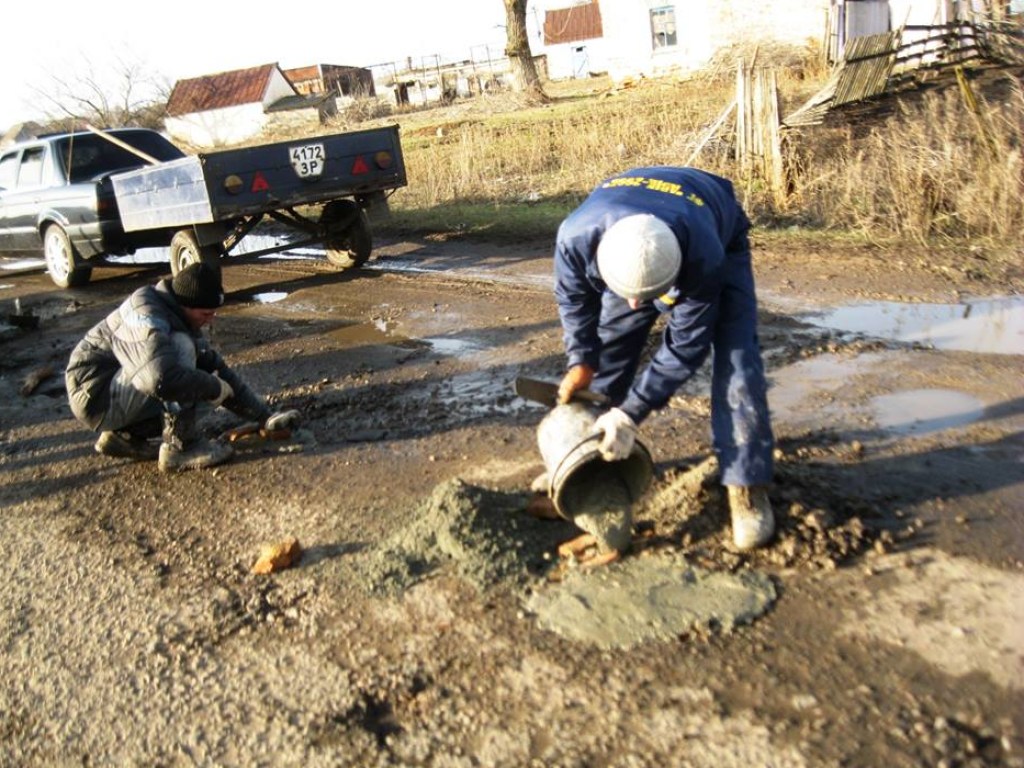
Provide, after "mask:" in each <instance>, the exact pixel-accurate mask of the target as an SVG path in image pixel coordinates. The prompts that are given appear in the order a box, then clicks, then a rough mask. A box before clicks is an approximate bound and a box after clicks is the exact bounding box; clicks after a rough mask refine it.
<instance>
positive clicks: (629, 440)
mask: <svg viewBox="0 0 1024 768" xmlns="http://www.w3.org/2000/svg"><path fill="white" fill-rule="evenodd" d="M594 429H596V430H597V431H598V432H603V433H604V438H603V439H602V440H601V445H599V446H598V450H599V451H600V452H601V458H602V459H604V460H605V461H621V460H622V459H625V458H626V457H627V456H629V454H630V452H631V451H632V450H633V443H634V441H635V440H636V423H635V422H634V421H633V419H631V418H630V417H629V414H627V413H626V412H625V411H622V410H620V409H618V408H612V409H611V410H610V411H608V412H607V413H604V414H602V415H600V416H598V418H597V421H595V422H594Z"/></svg>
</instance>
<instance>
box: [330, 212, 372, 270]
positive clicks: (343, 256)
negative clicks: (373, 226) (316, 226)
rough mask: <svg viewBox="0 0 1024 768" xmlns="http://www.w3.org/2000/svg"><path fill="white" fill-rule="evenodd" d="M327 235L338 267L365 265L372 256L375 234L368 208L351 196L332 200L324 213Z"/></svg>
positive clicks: (334, 263) (331, 257) (333, 260)
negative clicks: (371, 232) (361, 205)
mask: <svg viewBox="0 0 1024 768" xmlns="http://www.w3.org/2000/svg"><path fill="white" fill-rule="evenodd" d="M320 221H321V223H322V224H324V228H325V230H326V237H325V239H324V248H325V249H326V251H327V260H328V261H329V262H331V264H333V265H334V266H336V267H340V268H342V269H353V268H355V267H361V266H362V265H363V264H365V263H366V262H367V261H368V260H369V258H370V251H372V250H373V237H372V236H371V234H370V220H369V219H368V218H367V217H366V211H364V210H363V209H362V208H360V207H359V206H358V205H357V204H356V203H354V202H352V201H351V200H332V201H331V202H329V203H328V204H327V205H325V206H324V210H323V213H321V214H320Z"/></svg>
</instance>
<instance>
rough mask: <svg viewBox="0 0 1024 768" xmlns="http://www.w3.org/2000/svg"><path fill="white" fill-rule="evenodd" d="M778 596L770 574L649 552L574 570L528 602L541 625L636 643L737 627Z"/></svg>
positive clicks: (606, 641)
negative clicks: (692, 562) (713, 568)
mask: <svg viewBox="0 0 1024 768" xmlns="http://www.w3.org/2000/svg"><path fill="white" fill-rule="evenodd" d="M775 598H776V592H775V586H774V585H773V584H772V581H771V579H769V578H768V576H766V575H764V574H762V573H758V572H756V571H742V572H739V573H726V572H721V571H706V570H703V569H700V568H695V567H693V566H690V565H689V564H687V562H686V561H685V560H684V559H682V558H678V557H672V556H649V557H636V558H630V559H627V560H625V561H623V562H621V563H615V564H612V565H610V566H607V567H605V568H600V569H595V570H591V571H583V570H579V571H575V572H571V573H570V574H569V575H568V576H567V577H566V578H565V579H564V580H563V581H562V582H560V583H557V584H551V585H548V586H547V587H546V588H544V589H542V590H539V591H537V592H535V593H534V594H533V595H531V596H530V598H529V599H528V600H527V603H526V605H527V608H528V609H529V610H530V611H531V612H532V613H534V614H535V615H536V617H537V623H538V624H539V625H540V626H541V627H543V628H545V629H549V630H551V631H553V632H556V633H557V634H559V635H561V636H563V637H566V638H568V639H570V640H575V641H579V642H583V643H588V644H591V645H596V646H598V647H601V648H630V647H633V646H636V645H639V644H641V643H644V642H648V641H671V640H674V639H676V638H678V637H679V636H680V635H682V634H684V633H686V632H688V631H692V630H694V629H697V630H717V629H721V630H723V631H730V630H732V629H733V628H734V627H735V626H737V625H740V624H747V623H750V622H751V621H753V620H755V619H756V618H758V617H759V616H761V615H763V614H764V613H765V612H766V611H767V610H768V609H769V608H770V607H771V605H772V603H773V602H774V601H775Z"/></svg>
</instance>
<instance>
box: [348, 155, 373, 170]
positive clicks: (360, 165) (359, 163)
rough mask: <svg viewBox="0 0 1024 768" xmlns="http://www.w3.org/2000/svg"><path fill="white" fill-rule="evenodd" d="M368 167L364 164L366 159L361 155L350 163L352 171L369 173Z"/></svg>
mask: <svg viewBox="0 0 1024 768" xmlns="http://www.w3.org/2000/svg"><path fill="white" fill-rule="evenodd" d="M369 172H370V167H369V166H368V165H367V164H366V161H365V160H363V158H362V157H357V158H356V161H355V162H354V163H352V173H353V174H356V173H369Z"/></svg>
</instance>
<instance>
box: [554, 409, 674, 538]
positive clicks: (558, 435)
mask: <svg viewBox="0 0 1024 768" xmlns="http://www.w3.org/2000/svg"><path fill="white" fill-rule="evenodd" d="M600 412H601V411H599V410H598V409H595V408H594V407H592V406H589V405H585V404H583V403H578V402H573V403H568V404H567V405H559V406H556V407H555V408H553V409H552V410H551V412H550V413H548V415H547V416H545V417H544V419H543V420H542V421H541V423H540V424H539V425H538V427H537V444H538V445H539V446H540V454H541V457H542V458H543V459H544V467H545V468H546V469H547V472H548V496H550V497H551V500H552V501H553V502H554V505H555V510H556V511H557V512H558V514H560V515H561V516H562V517H564V518H566V519H568V520H572V519H573V518H574V517H575V516H576V515H577V514H579V512H581V511H582V510H579V509H575V508H574V506H573V501H574V500H575V499H579V498H580V497H581V496H582V495H583V494H581V493H579V489H580V488H581V487H584V486H586V487H588V488H592V487H593V486H594V485H595V484H609V485H611V484H614V485H615V486H620V487H621V486H622V485H625V487H626V489H627V490H628V492H629V500H630V503H633V502H635V501H636V500H637V499H639V498H640V497H641V496H642V495H643V493H644V491H646V490H647V487H648V486H649V485H650V483H651V479H652V478H653V476H654V462H653V461H652V460H651V454H650V452H649V451H648V450H647V448H646V447H645V446H644V445H643V444H642V443H641V442H640V441H639V440H637V441H636V442H634V443H633V450H632V452H631V453H630V454H629V456H627V457H626V458H625V459H623V460H622V461H611V462H608V461H605V460H604V459H602V458H601V453H600V452H599V451H598V445H600V443H601V436H602V435H601V433H600V432H598V431H596V430H595V429H594V421H595V420H596V419H597V415H598V414H599V413H600Z"/></svg>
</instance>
